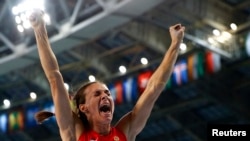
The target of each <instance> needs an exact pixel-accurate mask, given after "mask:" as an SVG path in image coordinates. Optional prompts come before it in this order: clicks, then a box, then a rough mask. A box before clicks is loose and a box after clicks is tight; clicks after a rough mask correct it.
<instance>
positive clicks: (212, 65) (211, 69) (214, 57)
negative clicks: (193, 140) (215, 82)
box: [206, 51, 221, 74]
mask: <svg viewBox="0 0 250 141" xmlns="http://www.w3.org/2000/svg"><path fill="white" fill-rule="evenodd" d="M220 68H221V63H220V55H219V54H216V53H213V52H211V51H209V52H206V72H207V73H209V74H212V73H215V72H217V71H219V70H220Z"/></svg>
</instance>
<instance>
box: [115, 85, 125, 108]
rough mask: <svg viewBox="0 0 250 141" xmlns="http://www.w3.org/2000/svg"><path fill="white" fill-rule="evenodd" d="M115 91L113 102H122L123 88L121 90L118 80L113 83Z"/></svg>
mask: <svg viewBox="0 0 250 141" xmlns="http://www.w3.org/2000/svg"><path fill="white" fill-rule="evenodd" d="M115 92H116V99H115V103H116V104H122V102H123V96H122V95H123V94H122V92H123V90H122V82H121V81H118V82H116V83H115Z"/></svg>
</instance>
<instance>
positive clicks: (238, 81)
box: [0, 0, 250, 141]
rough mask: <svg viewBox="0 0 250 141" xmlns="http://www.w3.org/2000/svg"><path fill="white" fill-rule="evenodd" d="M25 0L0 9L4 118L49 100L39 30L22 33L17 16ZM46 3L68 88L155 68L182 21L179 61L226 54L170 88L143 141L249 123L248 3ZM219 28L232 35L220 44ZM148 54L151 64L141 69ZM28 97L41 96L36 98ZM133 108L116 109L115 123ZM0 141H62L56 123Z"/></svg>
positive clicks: (202, 134)
mask: <svg viewBox="0 0 250 141" xmlns="http://www.w3.org/2000/svg"><path fill="white" fill-rule="evenodd" d="M20 2H22V1H21V0H12V1H9V0H5V1H3V2H1V3H0V21H1V26H0V101H3V100H4V99H9V100H10V101H11V107H10V108H5V107H4V106H1V111H0V113H8V112H9V111H11V110H13V109H15V108H18V107H22V108H24V109H25V108H26V107H29V106H30V105H42V104H44V103H46V102H48V101H51V98H50V90H49V86H48V83H47V80H46V78H45V76H44V73H43V71H42V68H41V65H40V61H39V58H38V55H37V49H36V44H35V39H34V34H33V31H32V30H31V29H24V31H23V32H19V31H18V29H17V24H16V21H15V16H14V15H13V14H12V8H13V7H14V6H16V5H18V4H19V3H20ZM44 7H45V12H46V13H48V14H49V15H50V24H48V25H47V29H48V34H49V38H50V42H51V45H52V48H53V50H54V52H55V53H56V56H57V58H58V62H59V65H60V69H61V72H62V74H63V77H64V80H65V82H67V83H68V84H70V86H78V85H80V84H81V82H83V81H87V80H88V76H89V75H94V76H95V77H96V78H97V79H100V80H102V81H104V82H107V83H111V82H113V81H115V80H119V79H123V78H124V77H125V76H129V75H137V74H139V73H140V72H142V71H144V70H149V69H150V70H153V69H155V67H156V66H157V65H158V64H159V63H160V60H161V59H162V57H163V55H164V52H165V51H166V50H167V48H168V45H169V43H170V37H169V34H168V28H169V26H171V25H173V24H176V23H181V24H182V25H184V26H185V27H186V34H185V38H184V42H185V43H186V44H187V50H186V51H184V52H181V53H180V55H179V58H185V57H187V56H188V55H190V54H191V53H194V52H200V51H212V52H214V53H216V54H219V55H220V56H221V62H222V67H221V70H220V71H218V72H216V73H214V74H205V75H204V76H203V77H200V78H199V79H197V80H195V81H191V82H189V83H186V84H184V85H181V86H175V87H171V88H170V89H167V90H165V91H164V92H163V94H162V95H161V97H160V98H159V100H158V101H157V103H156V105H155V107H154V110H153V112H152V116H151V117H150V119H149V121H148V123H147V126H146V127H145V129H144V130H143V132H142V133H141V134H140V135H139V136H138V138H137V140H138V141H149V140H154V141H161V140H171V141H175V140H178V141H182V140H185V141H187V140H188V141H202V140H205V139H206V125H207V123H249V118H250V114H249V113H250V112H249V109H248V107H249V103H248V99H249V91H250V89H249V88H250V87H249V85H250V81H249V77H250V71H249V69H250V61H249V58H248V57H247V55H246V54H245V53H244V50H245V39H246V35H247V34H248V32H249V31H250V1H249V0H178V1H177V0H60V1H56V0H44ZM231 23H235V24H236V25H237V26H238V28H237V30H232V29H231V28H230V24H231ZM214 29H218V30H219V31H221V32H222V31H225V32H227V33H230V35H231V36H230V39H228V40H223V41H219V40H218V41H217V39H218V37H214V35H213V30H214ZM208 38H210V39H211V38H213V39H214V40H215V43H214V44H212V43H211V42H209V41H208ZM141 57H146V58H147V59H148V61H149V63H148V65H146V66H144V65H141V64H140V59H141ZM120 65H124V66H126V67H127V74H125V75H121V74H120V73H119V72H118V68H119V66H120ZM30 92H35V93H36V94H37V99H36V100H35V101H31V100H30ZM132 106H133V103H126V104H122V105H117V107H116V113H115V117H114V118H115V120H117V119H118V118H119V117H120V116H121V115H122V114H124V113H125V112H128V111H129V110H130V109H131V108H132ZM0 138H1V141H16V140H18V141H33V140H37V141H45V140H46V141H49V140H51V141H52V140H53V141H56V140H60V138H59V135H58V128H57V126H56V124H55V123H54V122H48V123H47V124H43V125H37V126H34V127H32V128H24V129H23V130H18V131H15V132H11V133H1V134H0Z"/></svg>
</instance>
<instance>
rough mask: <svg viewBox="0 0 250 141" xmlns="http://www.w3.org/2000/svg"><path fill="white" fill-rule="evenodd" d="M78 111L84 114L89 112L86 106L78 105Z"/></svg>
mask: <svg viewBox="0 0 250 141" xmlns="http://www.w3.org/2000/svg"><path fill="white" fill-rule="evenodd" d="M79 110H80V111H81V112H83V113H85V114H86V113H88V112H89V110H88V106H87V105H86V104H80V105H79Z"/></svg>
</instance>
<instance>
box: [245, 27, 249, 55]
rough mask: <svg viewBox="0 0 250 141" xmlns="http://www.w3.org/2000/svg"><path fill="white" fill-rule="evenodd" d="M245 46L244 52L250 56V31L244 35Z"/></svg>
mask: <svg viewBox="0 0 250 141" xmlns="http://www.w3.org/2000/svg"><path fill="white" fill-rule="evenodd" d="M245 46H246V53H247V55H248V56H250V32H249V33H248V34H247V36H246V43H245Z"/></svg>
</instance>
